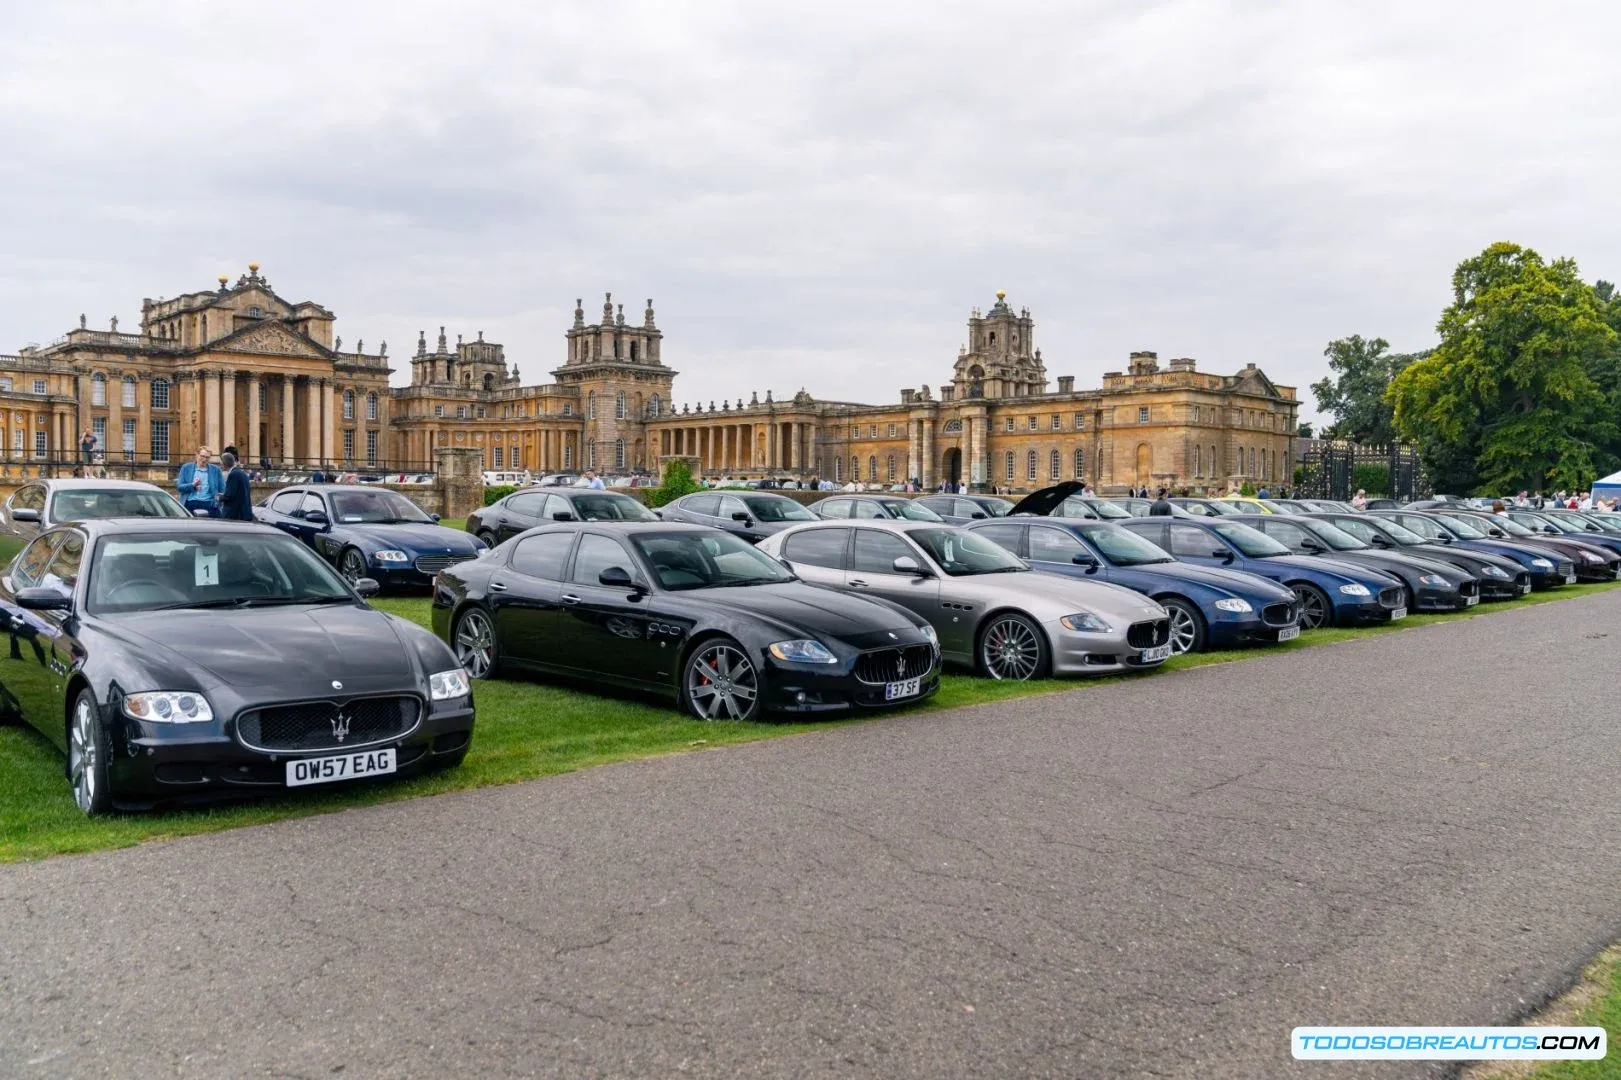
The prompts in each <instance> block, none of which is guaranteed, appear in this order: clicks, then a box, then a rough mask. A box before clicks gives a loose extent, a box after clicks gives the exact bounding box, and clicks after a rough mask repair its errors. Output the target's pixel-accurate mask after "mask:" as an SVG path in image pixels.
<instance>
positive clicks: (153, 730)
mask: <svg viewBox="0 0 1621 1080" xmlns="http://www.w3.org/2000/svg"><path fill="white" fill-rule="evenodd" d="M434 704H437V705H438V706H439V707H438V708H431V707H430V708H429V709H428V710H427V711H426V712H425V713H423V715H422V717H421V720H420V722H419V723H418V724H417V726H416V727H415V728H414V729H413V730H412V731H410V732H409V733H408V734H406V735H404V736H402V737H400V738H397V739H391V740H388V741H386V742H379V743H373V744H369V745H367V746H365V747H364V748H363V749H365V750H382V749H388V748H393V749H394V751H395V754H394V757H395V771H394V772H392V773H390V774H387V775H385V776H382V777H378V778H377V779H378V780H392V779H396V778H398V777H403V776H410V775H413V774H416V773H420V772H423V771H425V770H427V769H431V768H433V767H434V766H436V765H440V764H445V763H449V762H451V761H453V760H458V759H459V758H460V756H461V755H463V754H465V753H466V751H467V748H468V747H469V746H470V745H471V743H472V737H473V699H472V698H471V697H470V696H469V697H468V698H465V699H463V700H460V701H450V702H437V703H434ZM447 706H448V707H447ZM256 707H259V708H263V707H265V706H264V705H262V704H261V705H258V706H256ZM102 716H103V721H104V723H105V730H106V731H108V732H109V734H110V736H111V739H110V743H111V745H110V747H109V749H110V751H111V760H110V761H109V763H108V780H109V782H110V786H111V790H112V795H113V801H114V803H115V804H116V805H118V806H121V807H126V808H133V807H143V806H151V805H153V804H155V803H164V802H171V801H207V800H210V799H229V798H243V797H245V796H252V795H262V794H271V793H278V792H283V791H286V790H288V788H287V782H286V776H287V762H289V761H292V760H296V759H303V758H323V757H335V756H339V755H343V754H348V753H351V752H359V751H358V750H351V748H348V747H342V746H340V747H337V748H334V749H323V750H311V751H284V752H268V751H263V750H255V749H250V748H248V747H247V746H244V745H243V744H242V743H241V742H240V741H238V739H237V738H236V735H235V721H234V719H232V720H225V721H216V722H215V723H213V724H199V725H196V730H193V729H192V728H191V727H190V726H189V725H169V724H147V723H142V722H140V721H136V720H131V719H129V718H128V717H126V716H124V715H123V714H122V712H119V711H115V708H114V707H105V708H104V709H103V714H102ZM372 782H375V781H372V780H355V781H347V782H345V781H339V782H336V783H332V784H317V785H313V788H314V789H315V790H320V789H323V788H325V789H337V788H344V787H350V786H353V785H354V784H358V783H372ZM301 790H308V789H301Z"/></svg>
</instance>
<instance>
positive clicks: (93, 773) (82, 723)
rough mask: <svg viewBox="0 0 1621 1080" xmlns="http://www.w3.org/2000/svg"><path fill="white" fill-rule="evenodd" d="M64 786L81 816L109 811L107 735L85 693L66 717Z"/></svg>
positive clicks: (110, 807) (74, 702)
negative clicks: (65, 785)
mask: <svg viewBox="0 0 1621 1080" xmlns="http://www.w3.org/2000/svg"><path fill="white" fill-rule="evenodd" d="M68 785H69V787H71V788H72V790H73V801H74V802H75V803H76V804H78V807H79V809H80V810H81V811H83V812H84V813H85V814H87V815H89V816H91V817H95V816H98V815H100V814H105V813H107V812H108V811H109V810H111V809H112V808H113V796H112V790H111V786H110V784H109V783H108V780H107V733H106V732H105V731H103V730H102V727H101V710H100V709H98V708H97V707H96V699H95V698H94V697H93V696H92V695H91V693H90V691H89V690H81V691H79V696H78V697H76V698H74V699H73V711H72V712H71V713H69V714H68Z"/></svg>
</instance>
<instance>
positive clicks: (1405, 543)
mask: <svg viewBox="0 0 1621 1080" xmlns="http://www.w3.org/2000/svg"><path fill="white" fill-rule="evenodd" d="M1312 516H1313V517H1316V518H1318V519H1320V520H1323V521H1326V522H1328V523H1329V524H1330V525H1333V526H1334V527H1335V528H1337V529H1339V530H1340V531H1341V532H1345V533H1349V534H1351V535H1352V536H1354V537H1356V538H1357V539H1358V540H1361V541H1362V542H1363V543H1365V544H1368V545H1370V546H1372V547H1376V548H1379V549H1380V550H1383V551H1400V552H1402V553H1404V554H1407V555H1418V556H1421V557H1423V558H1426V559H1433V560H1437V561H1440V562H1447V563H1451V564H1452V565H1453V566H1456V567H1457V568H1458V569H1460V570H1466V571H1468V572H1469V573H1470V574H1472V575H1474V576H1475V577H1476V578H1478V579H1480V598H1481V599H1482V600H1513V599H1516V598H1517V597H1521V596H1524V595H1525V594H1526V593H1528V592H1530V591H1531V575H1530V573H1528V572H1527V571H1526V570H1525V569H1524V568H1522V567H1521V566H1520V564H1519V563H1517V562H1515V561H1514V560H1513V559H1511V558H1509V557H1508V556H1507V555H1492V554H1490V553H1488V552H1485V551H1469V550H1467V549H1465V548H1462V547H1460V546H1458V545H1456V544H1450V545H1449V544H1443V543H1441V542H1440V541H1438V540H1429V539H1426V538H1424V537H1422V536H1420V535H1418V534H1417V533H1415V532H1413V531H1412V530H1411V529H1409V528H1407V527H1406V526H1404V525H1402V524H1401V523H1399V522H1397V521H1396V520H1394V519H1393V518H1387V517H1380V516H1378V515H1376V514H1357V513H1350V514H1342V513H1321V514H1314V515H1312Z"/></svg>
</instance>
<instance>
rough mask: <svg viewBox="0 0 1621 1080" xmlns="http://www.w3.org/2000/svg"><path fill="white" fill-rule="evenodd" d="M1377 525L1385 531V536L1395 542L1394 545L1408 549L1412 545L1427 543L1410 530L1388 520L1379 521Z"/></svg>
mask: <svg viewBox="0 0 1621 1080" xmlns="http://www.w3.org/2000/svg"><path fill="white" fill-rule="evenodd" d="M1379 524H1380V526H1381V527H1382V528H1383V529H1384V530H1385V535H1386V536H1388V537H1390V538H1391V539H1392V540H1394V541H1396V543H1398V544H1401V545H1402V546H1403V547H1408V546H1411V545H1413V544H1423V543H1427V541H1426V540H1425V538H1424V537H1422V536H1420V535H1418V533H1416V532H1414V531H1413V530H1412V529H1409V528H1408V527H1407V526H1405V525H1401V524H1399V523H1397V522H1394V521H1389V520H1386V521H1381V522H1380V523H1379Z"/></svg>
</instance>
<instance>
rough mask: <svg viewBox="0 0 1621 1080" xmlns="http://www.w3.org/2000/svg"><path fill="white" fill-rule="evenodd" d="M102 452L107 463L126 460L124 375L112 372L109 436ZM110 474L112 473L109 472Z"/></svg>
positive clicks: (109, 390) (109, 395)
mask: <svg viewBox="0 0 1621 1080" xmlns="http://www.w3.org/2000/svg"><path fill="white" fill-rule="evenodd" d="M101 449H102V452H103V454H104V455H105V456H106V460H107V464H108V465H111V464H113V463H114V462H117V461H123V460H124V375H123V373H122V372H117V371H115V372H111V373H109V374H108V376H107V437H106V438H105V439H103V440H102V447H101ZM108 475H112V474H111V473H109V474H108Z"/></svg>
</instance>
